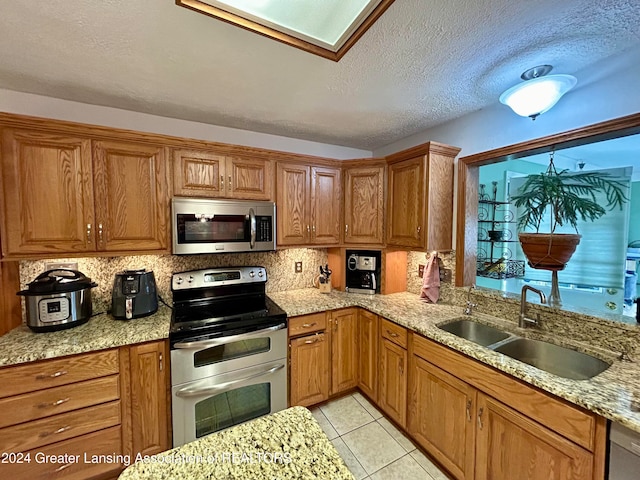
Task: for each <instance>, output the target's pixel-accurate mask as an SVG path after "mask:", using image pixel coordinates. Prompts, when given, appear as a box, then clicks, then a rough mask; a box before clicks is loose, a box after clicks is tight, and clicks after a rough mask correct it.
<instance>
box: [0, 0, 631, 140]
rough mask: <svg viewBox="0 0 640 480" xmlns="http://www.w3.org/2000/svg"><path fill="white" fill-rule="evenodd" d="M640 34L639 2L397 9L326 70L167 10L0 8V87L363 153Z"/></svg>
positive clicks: (58, 4) (420, 2) (103, 1)
mask: <svg viewBox="0 0 640 480" xmlns="http://www.w3.org/2000/svg"><path fill="white" fill-rule="evenodd" d="M638 25H640V6H639V3H638V0H564V1H558V0H457V1H451V0H396V1H395V3H394V4H393V5H391V7H390V8H389V9H388V10H387V11H386V12H385V13H384V14H383V15H382V17H380V19H379V20H378V21H377V22H376V23H375V24H374V25H373V27H372V28H371V29H370V30H369V31H368V32H367V33H365V35H364V36H363V37H362V38H361V39H360V40H359V41H358V43H357V44H356V45H355V46H354V47H353V48H352V49H351V50H350V51H349V52H347V54H346V55H345V56H344V57H343V58H342V60H340V62H338V63H335V62H333V61H330V60H326V59H324V58H321V57H317V56H315V55H311V54H309V53H306V52H303V51H300V50H298V49H295V48H293V47H290V46H287V45H283V44H281V43H278V42H275V41H273V40H270V39H267V38H264V37H262V36H260V35H257V34H255V33H252V32H248V31H245V30H242V29H240V28H238V27H234V26H232V25H228V24H226V23H224V22H221V21H218V20H215V19H212V18H209V17H206V16H204V15H201V14H198V13H195V12H192V11H189V10H187V9H184V8H181V7H178V6H176V5H175V3H174V2H173V1H172V0H83V1H68V0H49V1H46V2H45V1H41V0H12V1H11V2H9V1H6V0H4V1H1V2H0V87H3V88H7V89H11V90H18V91H23V92H31V93H37V94H42V95H48V96H52V97H58V98H63V99H69V100H75V101H80V102H85V103H90V104H96V105H107V106H112V107H117V108H123V109H128V110H134V111H139V112H145V113H151V114H156V115H162V116H167V117H174V118H181V119H187V120H194V121H199V122H204V123H210V124H214V125H222V126H227V127H235V128H241V129H246V130H253V131H258V132H264V133H272V134H278V135H284V136H288V137H295V138H301V139H307V140H314V141H319V142H325V143H332V144H336V145H345V146H351V147H357V148H363V149H368V150H372V149H375V148H378V147H380V146H383V145H387V144H389V143H391V142H394V141H396V140H399V139H401V138H404V137H406V136H408V135H411V134H414V133H417V132H419V131H422V130H425V129H427V128H430V127H432V126H434V125H437V124H440V123H443V122H445V121H448V120H451V119H453V118H456V117H459V116H462V115H464V114H466V113H469V112H472V111H475V110H478V109H481V108H483V107H486V106H489V105H492V104H495V103H496V102H497V98H498V96H499V95H500V93H501V92H502V91H503V90H505V89H506V88H508V87H510V86H511V85H513V84H514V83H516V82H518V81H519V75H520V73H522V72H523V71H524V70H526V69H527V68H529V67H532V66H534V65H539V64H544V63H549V64H552V65H554V67H555V69H554V72H555V73H569V74H571V73H575V72H576V71H578V70H581V69H582V68H584V67H586V66H588V65H590V64H592V63H595V62H596V61H599V60H602V59H604V58H606V57H608V56H611V55H614V54H616V53H618V52H621V51H624V50H627V49H629V48H632V47H634V46H635V47H636V48H637V46H638V44H639V43H640V29H639V28H638ZM578 82H580V79H578ZM579 85H580V83H579V84H578V86H579ZM505 108H506V107H505Z"/></svg>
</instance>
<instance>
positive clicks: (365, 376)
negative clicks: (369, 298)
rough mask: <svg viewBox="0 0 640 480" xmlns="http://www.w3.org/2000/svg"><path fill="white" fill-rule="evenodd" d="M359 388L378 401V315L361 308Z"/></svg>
mask: <svg viewBox="0 0 640 480" xmlns="http://www.w3.org/2000/svg"><path fill="white" fill-rule="evenodd" d="M358 314H359V317H360V318H359V322H358V323H359V325H358V341H357V345H358V348H359V357H358V359H359V360H358V364H359V368H358V388H360V390H362V392H363V393H364V394H365V395H367V396H368V397H369V398H370V399H371V400H373V401H374V402H377V401H378V358H379V357H378V322H379V319H378V316H377V315H375V314H373V313H371V312H368V311H366V310H362V309H361V310H360V311H359V312H358Z"/></svg>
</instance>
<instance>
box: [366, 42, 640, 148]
mask: <svg viewBox="0 0 640 480" xmlns="http://www.w3.org/2000/svg"><path fill="white" fill-rule="evenodd" d="M554 73H569V72H554ZM573 74H574V75H575V76H576V77H577V79H578V84H577V86H576V87H575V88H574V89H573V90H572V91H570V92H569V93H567V94H566V95H565V96H564V97H563V98H562V99H560V101H559V102H558V103H557V104H556V105H555V106H554V107H553V108H552V109H551V110H549V111H548V112H546V113H544V114H542V115H540V116H539V117H538V118H537V119H536V120H535V121H532V120H531V119H529V118H525V117H520V116H518V115H516V114H515V113H513V112H512V111H511V109H510V108H508V107H506V106H505V105H502V104H501V103H499V101H498V99H497V98H496V101H495V103H494V104H493V105H491V106H490V107H488V108H484V109H482V110H478V111H476V112H473V113H471V114H469V115H465V116H464V117H460V118H458V119H455V120H452V121H450V122H448V123H445V124H442V125H439V126H437V127H434V128H432V129H429V130H426V131H423V132H420V133H417V134H415V135H412V136H410V137H407V138H404V139H402V140H399V141H397V142H394V143H392V144H390V145H387V146H385V147H382V148H379V149H376V150H375V151H374V152H373V153H374V157H381V156H385V155H388V154H390V153H394V152H398V151H400V150H404V149H406V148H410V147H413V146H415V145H419V144H421V143H425V142H428V141H437V142H442V143H446V144H449V145H454V146H456V147H460V148H462V151H461V152H460V156H461V157H464V156H467V155H471V154H474V153H479V152H484V151H487V150H492V149H494V148H499V147H503V146H505V145H512V144H514V143H519V142H523V141H527V140H531V139H534V138H540V137H545V136H548V135H552V134H554V133H559V132H564V131H567V130H572V129H574V128H579V127H583V126H586V125H591V124H594V123H598V122H603V121H605V120H610V119H613V118H618V117H623V116H626V115H630V114H633V113H638V112H640V94H639V93H638V92H639V89H638V78H640V49H639V48H635V49H632V50H627V51H626V52H624V53H622V54H620V55H617V56H614V57H610V58H609V59H607V60H605V61H601V62H599V63H598V64H596V65H594V66H593V67H592V68H591V69H585V70H582V71H579V72H576V73H573Z"/></svg>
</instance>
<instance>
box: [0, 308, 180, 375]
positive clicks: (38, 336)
mask: <svg viewBox="0 0 640 480" xmlns="http://www.w3.org/2000/svg"><path fill="white" fill-rule="evenodd" d="M170 322H171V310H170V309H169V308H167V307H164V306H162V307H160V308H159V309H158V311H157V312H156V313H155V314H153V315H150V316H148V317H142V318H134V319H132V320H128V321H126V320H116V319H115V318H113V317H112V316H111V315H109V314H107V313H101V314H98V315H96V316H95V317H92V318H90V319H89V321H88V322H87V323H85V324H84V325H79V326H77V327H73V328H69V329H67V330H59V331H57V332H47V333H35V332H32V331H31V330H30V329H29V328H28V327H27V326H26V325H21V326H19V327H17V328H14V329H13V330H11V331H10V332H9V333H6V334H5V335H2V336H0V367H2V366H8V365H16V364H19V363H26V362H33V361H36V360H44V359H47V358H56V357H64V356H66V355H75V354H77V353H85V352H92V351H96V350H104V349H107V348H113V347H121V346H123V345H133V344H135V343H143V342H150V341H152V340H161V339H164V338H168V337H169V324H170Z"/></svg>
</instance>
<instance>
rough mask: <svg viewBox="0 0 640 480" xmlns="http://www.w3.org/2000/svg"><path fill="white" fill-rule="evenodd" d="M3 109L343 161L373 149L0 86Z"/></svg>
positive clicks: (9, 111)
mask: <svg viewBox="0 0 640 480" xmlns="http://www.w3.org/2000/svg"><path fill="white" fill-rule="evenodd" d="M0 112H8V113H17V114H22V115H31V116H34V117H45V118H54V119H57V120H67V121H70V122H80V123H88V124H92V125H101V126H105V127H113V128H124V129H129V130H136V131H141V132H149V133H158V134H162V135H173V136H176V137H186V138H195V139H198V140H206V141H212V142H220V143H230V144H234V145H244V146H249V147H256V148H264V149H268V150H279V151H283V152H292V153H299V154H303V155H315V156H319V157H327V158H334V159H339V160H345V159H351V158H368V157H371V152H370V151H368V150H360V149H357V148H349V147H342V146H339V145H329V144H325V143H318V142H310V141H307V140H299V139H296V138H289V137H282V136H278V135H270V134H266V133H258V132H252V131H249V130H240V129H237V128H227V127H219V126H216V125H208V124H205V123H198V122H191V121H187V120H178V119H175V118H167V117H160V116H157V115H149V114H146V113H138V112H132V111H129V110H121V109H118V108H111V107H103V106H99V105H89V104H86V103H79V102H72V101H69V100H61V99H58V98H52V97H45V96H42V95H34V94H30V93H22V92H16V91H13V90H5V89H0Z"/></svg>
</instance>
